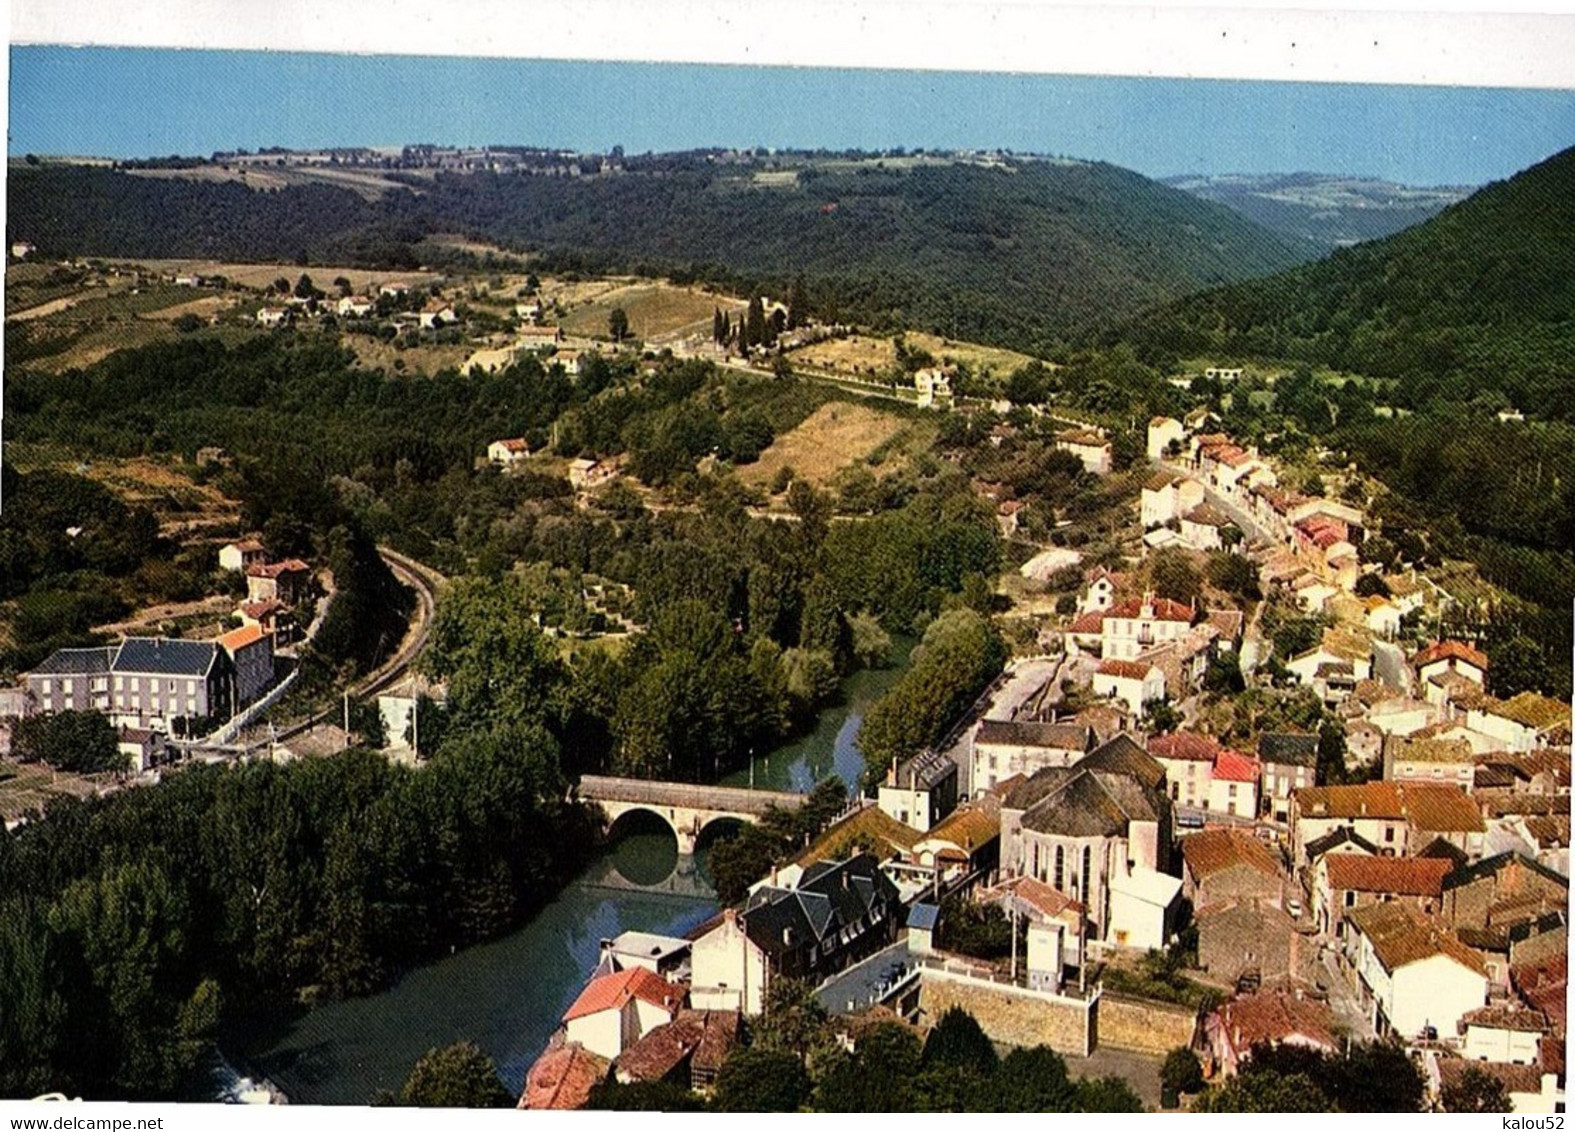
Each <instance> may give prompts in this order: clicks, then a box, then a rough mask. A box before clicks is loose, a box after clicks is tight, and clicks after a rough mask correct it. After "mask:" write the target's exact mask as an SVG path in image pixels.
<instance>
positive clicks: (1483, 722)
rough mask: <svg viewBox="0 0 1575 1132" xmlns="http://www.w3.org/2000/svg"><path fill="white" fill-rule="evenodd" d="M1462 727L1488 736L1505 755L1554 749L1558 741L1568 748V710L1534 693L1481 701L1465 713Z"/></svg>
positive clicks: (1564, 705) (1558, 703) (1566, 707)
mask: <svg viewBox="0 0 1575 1132" xmlns="http://www.w3.org/2000/svg"><path fill="white" fill-rule="evenodd" d="M1466 726H1467V727H1469V728H1470V729H1471V730H1473V731H1477V732H1480V733H1482V734H1483V735H1488V736H1491V737H1492V738H1494V739H1496V740H1497V741H1499V742H1500V743H1502V744H1503V746H1504V749H1505V750H1509V751H1516V752H1527V751H1534V750H1536V749H1538V748H1539V747H1544V746H1557V745H1559V743H1558V741H1559V740H1560V739H1562V741H1563V744H1564V745H1565V746H1568V744H1569V735H1570V707H1569V705H1568V704H1566V703H1563V702H1561V701H1559V700H1554V699H1550V698H1548V697H1547V696H1539V695H1538V694H1537V693H1535V692H1522V693H1520V694H1519V695H1518V696H1514V697H1512V698H1510V699H1508V700H1498V699H1493V698H1492V697H1485V698H1484V700H1483V702H1482V704H1481V705H1480V706H1478V707H1473V708H1471V709H1469V710H1468V711H1467V713H1466Z"/></svg>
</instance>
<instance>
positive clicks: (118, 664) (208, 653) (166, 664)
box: [114, 637, 219, 676]
mask: <svg viewBox="0 0 1575 1132" xmlns="http://www.w3.org/2000/svg"><path fill="white" fill-rule="evenodd" d="M218 651H219V646H218V645H217V644H215V643H214V642H213V641H176V640H168V639H166V638H162V637H127V638H126V639H125V640H124V641H122V642H121V645H120V651H119V652H118V653H116V654H115V663H114V670H115V671H116V672H141V673H151V674H153V675H155V676H206V675H207V674H208V671H209V669H211V668H212V667H213V661H214V655H215V654H216V653H217V652H218Z"/></svg>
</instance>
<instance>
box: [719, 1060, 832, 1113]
mask: <svg viewBox="0 0 1575 1132" xmlns="http://www.w3.org/2000/svg"><path fill="white" fill-rule="evenodd" d="M809 1090H810V1084H809V1074H808V1073H807V1072H806V1071H805V1069H804V1063H803V1061H802V1059H801V1058H800V1057H799V1056H798V1055H797V1054H795V1053H792V1052H789V1051H787V1050H783V1049H762V1048H760V1047H759V1046H752V1047H749V1048H746V1049H739V1050H736V1051H735V1052H734V1053H733V1054H732V1055H731V1056H730V1057H728V1059H727V1061H726V1062H724V1063H723V1065H722V1069H721V1071H720V1072H719V1073H718V1074H717V1076H716V1093H715V1095H714V1096H712V1098H711V1107H712V1108H714V1109H715V1110H716V1111H718V1112H797V1111H798V1110H799V1109H800V1108H802V1107H803V1105H804V1102H805V1101H806V1100H808V1099H809Z"/></svg>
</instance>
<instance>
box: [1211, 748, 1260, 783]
mask: <svg viewBox="0 0 1575 1132" xmlns="http://www.w3.org/2000/svg"><path fill="white" fill-rule="evenodd" d="M1262 773H1263V768H1262V767H1261V766H1260V765H1259V764H1258V760H1257V759H1255V758H1253V757H1252V756H1251V755H1244V754H1242V753H1241V752H1240V751H1232V750H1230V749H1229V748H1226V749H1225V750H1223V751H1221V752H1220V757H1219V758H1217V759H1215V760H1214V777H1215V778H1218V779H1223V780H1224V781H1226V782H1257V781H1258V779H1259V778H1260V777H1261V776H1262Z"/></svg>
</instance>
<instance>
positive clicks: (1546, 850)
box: [1484, 813, 1570, 877]
mask: <svg viewBox="0 0 1575 1132" xmlns="http://www.w3.org/2000/svg"><path fill="white" fill-rule="evenodd" d="M1484 852H1485V853H1486V854H1487V855H1489V856H1496V855H1497V854H1499V853H1505V852H1515V853H1520V854H1522V855H1523V856H1527V857H1530V858H1531V859H1532V860H1534V861H1536V862H1537V863H1538V864H1540V865H1545V866H1547V867H1548V868H1550V869H1552V870H1553V871H1554V872H1556V873H1558V874H1559V875H1560V876H1562V877H1568V876H1569V875H1570V816H1569V814H1568V813H1562V814H1506V815H1504V816H1502V817H1497V818H1491V819H1489V820H1488V829H1487V842H1486V846H1485V849H1484Z"/></svg>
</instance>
